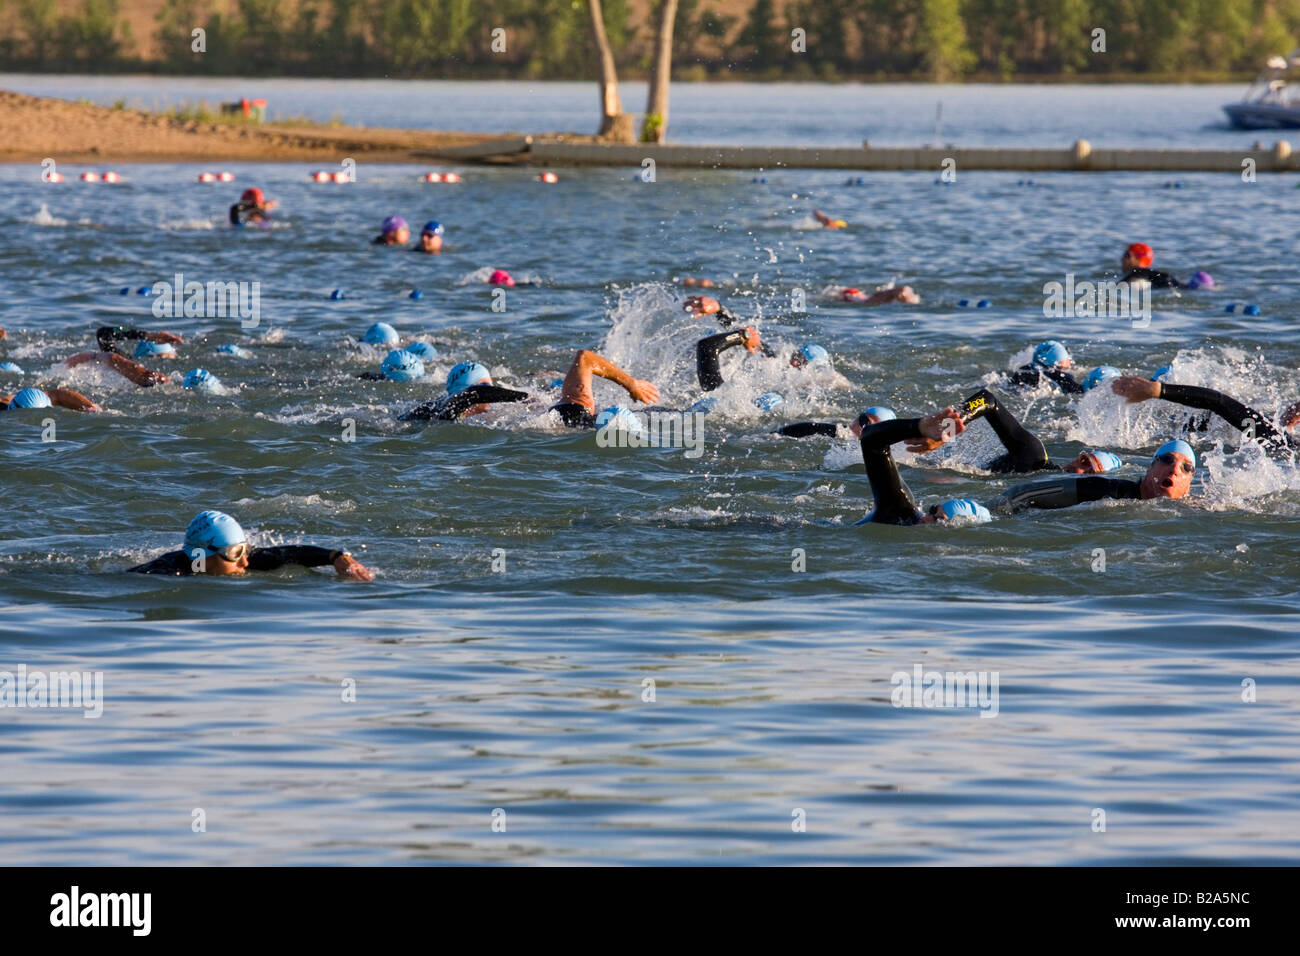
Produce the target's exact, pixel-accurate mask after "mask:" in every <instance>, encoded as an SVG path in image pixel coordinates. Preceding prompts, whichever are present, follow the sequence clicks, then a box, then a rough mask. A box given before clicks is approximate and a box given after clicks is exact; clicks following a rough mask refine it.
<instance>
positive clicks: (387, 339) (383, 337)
mask: <svg viewBox="0 0 1300 956" xmlns="http://www.w3.org/2000/svg"><path fill="white" fill-rule="evenodd" d="M397 340H398V335H397V329H395V328H393V327H392V326H391V325H389V324H388V323H387V322H376V323H375V324H374V325H372V326H370V328H368V329H366V335H365V339H364V341H365V342H367V343H369V344H370V345H396V344H397Z"/></svg>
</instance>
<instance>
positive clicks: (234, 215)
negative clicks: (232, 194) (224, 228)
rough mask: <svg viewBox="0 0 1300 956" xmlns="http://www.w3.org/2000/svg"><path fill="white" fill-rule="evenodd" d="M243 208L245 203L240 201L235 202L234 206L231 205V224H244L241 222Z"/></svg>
mask: <svg viewBox="0 0 1300 956" xmlns="http://www.w3.org/2000/svg"><path fill="white" fill-rule="evenodd" d="M243 208H244V207H243V205H242V204H240V203H235V204H234V205H233V206H231V207H230V224H231V225H232V226H239V225H242V223H240V221H239V213H240V212H241V211H242V210H243Z"/></svg>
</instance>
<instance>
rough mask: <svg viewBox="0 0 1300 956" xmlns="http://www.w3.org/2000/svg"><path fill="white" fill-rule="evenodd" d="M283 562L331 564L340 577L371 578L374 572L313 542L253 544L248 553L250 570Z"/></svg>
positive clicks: (311, 565)
mask: <svg viewBox="0 0 1300 956" xmlns="http://www.w3.org/2000/svg"><path fill="white" fill-rule="evenodd" d="M286 564H298V565H301V566H302V567H304V568H319V567H323V566H324V565H327V564H330V565H333V566H334V570H335V571H336V572H337V573H338V575H339V577H341V578H352V579H354V580H357V581H372V580H374V575H373V574H371V573H370V571H369V570H367V569H366V567H365V566H364V565H363V564H361V562H360V561H358V560H357V559H356V558H354V557H352V555H350V554H349V553H348V552H346V551H331V550H330V549H329V548H318V547H316V546H315V545H313V544H285V545H280V546H278V547H274V548H254V549H253V550H252V551H250V552H249V554H248V567H249V570H251V571H274V570H275V569H276V568H282V567H284V566H285V565H286Z"/></svg>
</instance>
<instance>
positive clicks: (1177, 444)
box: [1151, 438, 1196, 468]
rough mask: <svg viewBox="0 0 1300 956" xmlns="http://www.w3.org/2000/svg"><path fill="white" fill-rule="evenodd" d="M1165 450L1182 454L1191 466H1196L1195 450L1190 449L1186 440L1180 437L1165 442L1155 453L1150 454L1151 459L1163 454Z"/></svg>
mask: <svg viewBox="0 0 1300 956" xmlns="http://www.w3.org/2000/svg"><path fill="white" fill-rule="evenodd" d="M1165 452H1174V453H1175V454H1178V455H1184V456H1186V458H1187V460H1188V461H1190V462H1191V463H1192V467H1193V468H1195V467H1196V452H1194V451H1192V446H1191V445H1189V444H1187V442H1185V441H1183V440H1182V439H1181V438H1175V439H1174V440H1173V441H1169V442H1165V443H1164V444H1163V445H1161V446H1160V447H1159V448H1157V449H1156V453H1155V455H1154V456H1152V459H1151V460H1152V461H1155V459H1156V458H1159V457H1160V456H1161V455H1163V454H1165Z"/></svg>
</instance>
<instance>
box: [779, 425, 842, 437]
mask: <svg viewBox="0 0 1300 956" xmlns="http://www.w3.org/2000/svg"><path fill="white" fill-rule="evenodd" d="M776 433H777V434H778V435H784V436H785V437H786V438H808V437H810V436H812V435H823V436H825V437H827V438H834V437H835V436H836V435H838V434H839V426H838V425H836V424H835V423H834V422H793V423H792V424H789V425H782V426H781V427H780V428H778V429H777V430H776Z"/></svg>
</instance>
